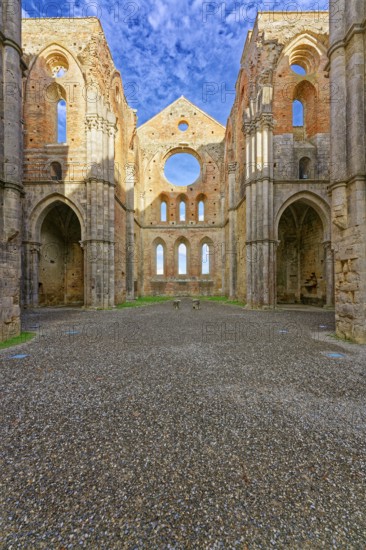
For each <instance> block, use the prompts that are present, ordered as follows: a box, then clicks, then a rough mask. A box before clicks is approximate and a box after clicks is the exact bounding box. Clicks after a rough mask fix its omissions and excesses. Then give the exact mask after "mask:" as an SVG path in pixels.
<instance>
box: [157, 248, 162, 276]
mask: <svg viewBox="0 0 366 550" xmlns="http://www.w3.org/2000/svg"><path fill="white" fill-rule="evenodd" d="M156 275H164V247H163V245H162V244H158V246H157V247H156Z"/></svg>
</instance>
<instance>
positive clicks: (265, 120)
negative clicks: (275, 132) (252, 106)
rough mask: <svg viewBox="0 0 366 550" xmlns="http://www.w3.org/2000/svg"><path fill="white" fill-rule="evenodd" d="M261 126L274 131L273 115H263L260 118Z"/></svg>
mask: <svg viewBox="0 0 366 550" xmlns="http://www.w3.org/2000/svg"><path fill="white" fill-rule="evenodd" d="M260 124H261V126H267V127H268V128H269V129H270V130H272V129H273V126H274V123H273V115H272V113H262V114H261V116H260Z"/></svg>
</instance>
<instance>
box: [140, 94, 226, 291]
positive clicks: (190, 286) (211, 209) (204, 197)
mask: <svg viewBox="0 0 366 550" xmlns="http://www.w3.org/2000/svg"><path fill="white" fill-rule="evenodd" d="M182 122H183V123H184V124H185V125H186V126H188V127H187V128H186V129H185V130H184V131H181V130H180V129H179V124H180V123H182ZM137 135H138V145H139V178H138V185H137V186H136V196H135V201H136V225H137V227H136V233H137V234H138V235H139V237H138V238H139V241H140V247H139V250H140V254H139V255H140V265H139V270H138V273H139V280H138V286H137V288H138V290H139V291H140V292H141V293H142V294H167V295H173V296H179V295H200V294H201V295H205V294H212V295H217V294H221V293H222V292H223V288H222V285H223V272H222V270H223V261H222V245H223V243H224V223H225V217H224V209H223V205H224V203H223V199H224V174H223V170H224V163H223V161H224V137H225V128H224V127H223V126H221V124H219V123H218V122H216V121H215V120H213V119H212V118H211V117H209V116H208V115H206V114H205V113H203V112H202V111H201V110H200V109H198V107H196V106H195V105H193V104H192V103H190V102H189V101H187V100H186V99H185V98H184V97H182V98H180V99H178V100H177V101H175V102H174V103H173V104H172V105H170V106H169V107H167V108H166V109H164V110H163V111H162V112H161V113H159V114H158V115H157V116H155V117H154V118H153V119H151V120H150V121H149V122H147V123H146V124H144V125H142V126H141V127H140V128H138V131H137ZM176 153H189V154H192V155H194V156H195V157H196V158H197V159H198V161H199V163H200V166H201V173H200V176H199V177H198V179H197V180H196V181H195V182H194V183H193V184H192V185H188V186H178V185H174V184H173V183H171V182H169V181H168V180H167V178H166V177H165V176H164V166H165V162H166V161H167V160H168V159H169V158H170V157H171V156H172V155H174V154H176ZM181 201H183V202H184V203H185V209H186V213H185V216H184V217H185V219H184V220H180V216H179V204H180V202H181ZM200 201H202V202H203V203H204V216H203V219H201V220H200V219H199V215H198V204H199V202H200ZM162 202H165V204H166V207H167V216H166V221H162V220H161V204H162ZM181 243H183V244H185V245H186V246H187V271H186V273H185V274H179V273H178V247H179V244H181ZM205 244H206V245H207V246H208V247H209V248H208V249H209V253H208V255H209V258H202V247H203V245H205ZM159 245H161V246H162V247H163V255H164V268H163V269H162V270H161V273H158V270H157V265H156V248H157V246H159ZM204 254H205V253H204ZM205 260H207V262H209V264H210V265H209V269H208V270H207V271H209V273H203V272H202V261H205Z"/></svg>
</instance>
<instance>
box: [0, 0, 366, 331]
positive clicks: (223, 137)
mask: <svg viewBox="0 0 366 550" xmlns="http://www.w3.org/2000/svg"><path fill="white" fill-rule="evenodd" d="M331 4H332V5H331V8H332V12H331V35H330V45H329V36H328V21H329V15H328V13H325V12H302V13H301V14H299V13H298V12H296V13H293V14H291V13H290V12H287V11H286V12H285V13H281V12H263V13H259V14H258V17H257V20H256V23H255V25H254V28H253V30H252V31H251V32H249V33H248V37H247V40H246V43H245V47H244V51H243V55H242V59H241V67H240V72H239V76H238V80H237V84H236V98H235V102H234V106H233V108H232V111H231V114H230V116H229V119H228V124H227V127H226V129H225V128H224V127H223V126H221V124H219V123H218V122H217V121H215V120H214V119H212V118H211V117H210V116H208V115H207V114H205V113H203V112H202V111H201V110H200V109H199V108H198V107H196V106H195V105H193V104H192V103H190V102H189V101H188V100H186V99H185V98H183V97H181V98H180V99H178V100H177V101H175V102H174V103H173V104H172V105H170V106H168V107H167V108H166V109H164V110H163V111H162V112H161V113H159V114H158V115H156V116H155V117H153V118H152V119H151V120H150V121H148V122H147V123H145V124H143V125H142V126H140V127H139V128H138V129H137V128H136V122H137V117H136V114H135V112H134V111H133V110H132V109H131V108H130V107H129V106H128V104H127V102H126V99H125V96H124V92H123V84H122V79H121V75H120V74H119V73H118V71H117V70H116V68H115V66H114V64H113V60H112V57H111V55H110V51H109V48H108V45H107V43H106V40H105V37H104V34H103V31H102V28H101V25H100V23H99V21H98V20H97V19H95V18H88V19H76V20H72V21H71V20H69V19H64V20H62V19H57V20H55V19H37V20H31V19H27V20H25V21H24V22H23V43H22V45H23V54H22V50H21V48H20V43H21V39H20V28H21V23H20V4H16V2H15V3H14V2H12V3H11V9H9V5H10V3H9V5H8V2H6V1H5V2H2V5H1V6H0V23H1V29H0V64H1V69H2V70H1V71H0V93H1V97H0V110H1V121H0V193H1V204H0V208H1V227H0V235H1V254H2V256H1V263H0V268H1V273H0V275H1V295H0V305H1V335H0V337H1V339H7V338H9V337H11V336H13V335H15V334H18V333H19V330H20V323H19V314H20V303H21V299H20V295H19V294H20V288H22V303H23V305H24V306H25V307H27V306H32V307H36V306H42V305H67V304H69V305H70V304H71V305H72V304H75V305H84V306H85V307H100V308H106V307H113V306H114V305H115V304H117V303H120V302H122V301H124V300H126V299H127V300H132V299H134V298H135V296H137V295H139V296H140V295H157V294H158V295H170V296H180V295H192V296H197V295H205V294H206V295H207V294H211V295H220V294H222V295H227V296H230V297H232V298H235V297H237V298H239V299H241V300H243V301H245V302H246V303H247V307H249V308H273V307H276V305H277V304H283V303H285V304H297V303H301V304H305V305H306V304H309V305H320V306H328V307H331V306H333V305H334V303H335V306H336V318H337V332H338V334H339V335H340V336H342V337H347V338H351V339H353V340H354V341H356V342H366V306H365V301H366V189H365V181H366V174H365V171H366V167H365V166H366V164H365V154H366V153H365V143H364V142H365V131H366V128H365V121H364V118H365V117H364V116H363V114H364V111H365V102H364V88H365V36H364V35H365V24H366V23H365V6H364V2H354V3H352V6H351V5H348V4H346V2H345V0H341V1H339V0H337V1H335V2H331ZM14 6H15V7H16V6H18V8H19V10H18V11H17V10H16V9H14ZM328 49H329V58H330V64H329V59H328V57H327V52H328ZM22 55H23V57H22ZM22 64H23V66H22ZM329 68H330V76H331V86H330V80H329V74H328V71H329ZM22 69H23V75H24V78H23V99H22V97H21V83H22ZM347 75H348V77H347ZM330 90H332V93H331V91H330ZM22 101H23V117H22V113H21V110H22ZM360 114H362V116H360ZM22 118H23V119H24V127H23V128H22V123H23V121H22ZM182 125H183V127H182ZM63 133H64V134H63ZM63 135H64V137H62V136H63ZM23 141H24V143H23ZM176 153H190V154H192V155H193V156H194V157H195V158H196V159H197V160H198V161H199V164H200V175H199V176H198V178H197V179H196V181H194V182H193V183H192V184H191V185H187V186H186V187H181V186H178V185H174V184H172V183H171V182H170V181H168V179H167V178H166V177H165V175H164V166H165V163H166V162H167V161H168V160H169V159H170V157H171V156H172V155H174V154H176ZM22 156H23V157H24V163H23V165H22ZM182 204H183V207H184V212H185V214H184V216H183V217H182V216H181V214H180V208H181V205H182ZM201 205H203V206H202V209H203V210H202V212H204V214H203V213H201V212H200V208H201ZM163 206H164V208H165V210H164V209H163ZM163 210H164V214H163ZM181 246H184V249H185V263H186V266H185V269H184V270H183V271H181V270H180V268H179V257H180V256H179V254H180V250H181ZM21 248H22V250H23V256H22V262H21V254H20V250H21ZM205 255H206V257H205ZM205 262H206V265H204V264H205ZM204 268H205V269H204Z"/></svg>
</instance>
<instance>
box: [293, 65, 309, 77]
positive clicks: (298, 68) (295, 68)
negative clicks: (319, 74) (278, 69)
mask: <svg viewBox="0 0 366 550" xmlns="http://www.w3.org/2000/svg"><path fill="white" fill-rule="evenodd" d="M291 70H292V72H294V73H296V74H299V75H301V76H305V75H306V69H304V67H301V65H297V64H296V63H294V64H293V65H291Z"/></svg>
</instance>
